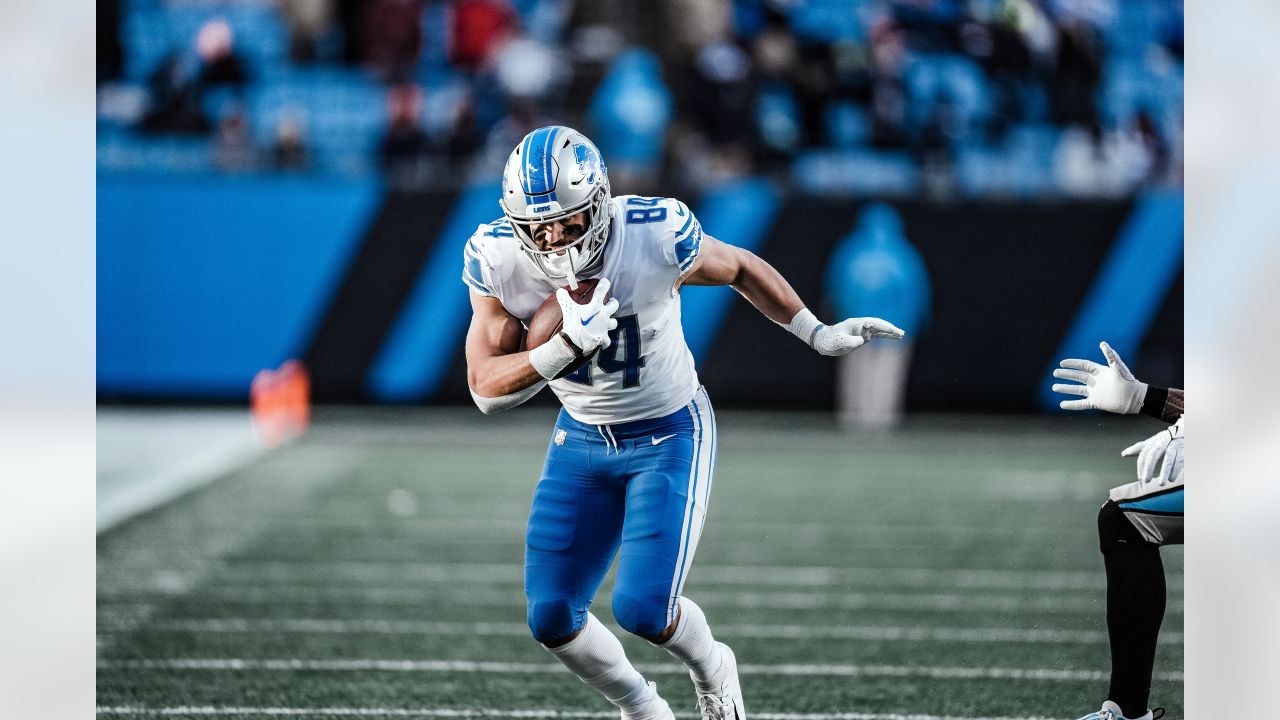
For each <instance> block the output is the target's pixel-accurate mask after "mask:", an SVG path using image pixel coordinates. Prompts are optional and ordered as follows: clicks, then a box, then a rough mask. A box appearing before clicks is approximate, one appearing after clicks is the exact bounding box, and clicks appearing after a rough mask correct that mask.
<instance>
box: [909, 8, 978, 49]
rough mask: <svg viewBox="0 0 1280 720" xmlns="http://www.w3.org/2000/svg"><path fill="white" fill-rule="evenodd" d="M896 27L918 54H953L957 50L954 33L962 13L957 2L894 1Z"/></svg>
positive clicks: (957, 45)
mask: <svg viewBox="0 0 1280 720" xmlns="http://www.w3.org/2000/svg"><path fill="white" fill-rule="evenodd" d="M892 11H893V18H894V20H895V24H897V26H898V27H900V28H902V30H903V33H904V35H905V36H906V37H907V42H908V43H909V44H910V46H911V47H912V49H914V50H917V51H920V52H954V51H956V50H958V49H959V38H958V34H957V32H956V31H957V29H958V28H959V25H960V20H961V19H963V12H962V9H961V7H960V3H959V2H957V0H895V2H894V3H893V5H892Z"/></svg>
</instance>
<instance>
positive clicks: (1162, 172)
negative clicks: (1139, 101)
mask: <svg viewBox="0 0 1280 720" xmlns="http://www.w3.org/2000/svg"><path fill="white" fill-rule="evenodd" d="M1132 133H1133V134H1134V136H1136V138H1137V141H1138V142H1139V143H1141V144H1142V147H1143V148H1144V149H1145V150H1146V151H1147V158H1148V162H1147V166H1148V168H1149V169H1148V171H1147V177H1146V179H1147V180H1148V181H1151V182H1160V181H1161V180H1163V179H1165V178H1167V177H1168V175H1169V166H1170V158H1171V155H1172V151H1171V149H1170V147H1169V141H1168V140H1167V139H1166V138H1165V137H1164V133H1163V132H1161V131H1160V125H1159V123H1157V122H1156V120H1155V118H1154V117H1152V115H1151V112H1150V111H1148V110H1147V109H1146V108H1143V109H1141V110H1139V111H1138V114H1137V116H1136V117H1135V118H1134V119H1133V128H1132Z"/></svg>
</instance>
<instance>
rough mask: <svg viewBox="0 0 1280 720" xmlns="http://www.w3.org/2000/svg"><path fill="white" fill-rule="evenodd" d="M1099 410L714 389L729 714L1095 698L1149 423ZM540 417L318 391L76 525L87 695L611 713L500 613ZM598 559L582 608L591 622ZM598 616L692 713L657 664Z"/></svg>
mask: <svg viewBox="0 0 1280 720" xmlns="http://www.w3.org/2000/svg"><path fill="white" fill-rule="evenodd" d="M491 420H493V422H490V421H491ZM1120 420H1131V422H1127V423H1126V422H1114V421H1111V420H1109V419H1103V420H1099V419H1087V418H1071V419H1067V418H1050V419H1030V420H1028V419H1003V418H968V419H954V418H942V419H922V420H917V421H913V422H912V423H911V424H910V425H908V427H907V428H905V429H904V430H903V431H902V432H899V433H895V434H892V435H879V436H877V435H858V434H847V433H842V432H839V431H837V430H835V429H833V428H832V427H831V426H830V425H829V423H827V421H826V418H825V417H822V416H817V415H812V416H811V415H785V416H779V415H770V414H757V413H723V414H722V416H721V417H720V439H721V441H720V453H719V460H718V466H717V475H716V484H715V489H714V491H713V495H712V501H711V507H710V514H709V520H708V524H707V529H706V532H705V533H704V535H703V537H702V541H701V543H700V545H699V548H698V552H697V558H696V562H695V565H694V567H693V571H692V572H691V574H690V577H689V581H688V584H687V585H686V594H688V595H689V596H690V597H693V598H694V599H696V600H698V601H699V603H700V604H701V605H703V607H704V608H705V609H706V611H707V614H708V617H709V619H710V621H711V623H712V627H713V629H716V628H719V630H718V631H717V635H718V636H719V637H720V638H721V639H723V640H725V641H727V642H729V643H730V644H731V645H732V646H733V647H734V648H735V651H736V653H737V655H738V661H739V663H740V665H741V666H742V667H743V670H744V673H743V683H744V689H745V693H746V698H747V701H748V706H749V708H750V710H751V712H752V713H753V715H756V716H763V717H769V716H772V717H788V716H790V715H794V714H802V713H811V714H813V715H814V717H818V718H821V717H832V718H834V717H839V716H840V715H839V714H840V713H851V714H856V713H863V714H866V716H876V715H883V716H891V715H895V714H897V715H920V716H954V717H1006V718H1009V717H1052V718H1075V717H1078V716H1079V715H1081V714H1084V713H1085V712H1086V711H1088V710H1091V709H1095V708H1096V707H1097V705H1098V704H1099V703H1100V701H1101V699H1102V698H1103V695H1104V694H1105V691H1106V680H1105V672H1106V670H1107V668H1108V663H1109V657H1108V652H1107V645H1106V642H1105V623H1104V603H1103V599H1104V590H1105V587H1104V578H1103V573H1102V561H1101V556H1100V555H1099V554H1098V551H1097V547H1096V544H1097V539H1096V531H1095V529H1094V519H1095V515H1096V512H1097V508H1098V506H1099V505H1100V504H1101V502H1102V500H1103V498H1104V497H1105V491H1106V489H1107V488H1108V487H1109V486H1111V485H1117V484H1120V483H1122V482H1125V481H1126V480H1127V479H1128V478H1129V476H1130V473H1131V472H1132V469H1131V468H1132V465H1131V463H1130V462H1129V461H1127V460H1120V459H1119V458H1118V449H1119V448H1121V447H1124V446H1125V445H1128V444H1129V443H1130V442H1132V441H1133V440H1134V439H1137V438H1140V437H1143V436H1145V435H1146V434H1149V433H1150V432H1151V427H1150V426H1148V425H1146V424H1144V423H1143V422H1142V421H1140V420H1133V419H1120ZM550 426H551V418H550V416H549V414H548V413H547V411H545V410H530V411H527V412H523V413H515V414H513V415H511V416H509V417H505V418H501V419H497V420H495V419H492V418H479V417H477V416H476V415H475V414H474V413H467V412H447V411H433V412H424V413H406V412H381V413H373V412H352V411H342V412H339V411H332V412H328V413H325V412H322V413H320V415H319V416H318V419H317V424H316V426H315V427H314V428H313V431H312V432H311V433H310V434H309V435H308V436H307V437H306V438H304V439H303V440H302V441H300V442H297V443H295V444H293V445H290V446H288V447H286V448H284V449H282V450H278V451H276V452H274V453H272V454H269V455H267V456H266V457H264V458H263V459H262V460H260V461H258V462H256V463H255V464H253V465H251V466H249V467H247V468H244V469H242V470H240V471H238V472H236V473H234V474H233V475H231V476H229V477H226V478H223V479H221V480H220V481H218V482H216V483H214V484H213V485H211V486H209V487H206V488H204V489H202V490H200V491H198V492H196V493H194V494H191V495H189V496H187V497H184V498H182V499H180V500H178V501H175V502H172V503H170V504H168V505H166V506H164V507H161V508H159V509H157V510H154V511H152V512H150V513H147V514H145V515H143V516H141V517H138V518H135V519H133V520H131V521H129V522H128V523H126V524H124V525H122V526H120V527H118V528H116V529H114V530H112V531H110V532H108V533H105V534H103V535H101V536H99V548H98V583H99V596H98V621H99V669H98V704H99V715H100V716H103V717H107V716H112V717H115V716H146V715H147V714H148V713H150V712H153V711H156V710H158V709H161V708H170V709H171V710H170V714H169V715H168V716H171V717H183V716H187V715H184V711H182V710H173V709H174V708H181V707H186V708H192V707H200V708H204V709H203V710H190V711H188V714H189V716H191V717H199V716H207V714H208V713H212V712H228V713H229V712H237V711H235V710H233V709H234V708H240V709H242V710H243V711H244V712H245V713H247V714H253V713H254V712H260V713H265V712H266V710H265V709H268V708H275V709H277V710H275V711H273V712H283V711H281V710H278V709H281V708H290V709H297V711H298V714H297V715H291V716H301V717H305V716H307V714H306V713H307V710H306V709H308V708H312V709H314V708H329V709H330V712H333V709H335V708H344V709H348V710H349V711H350V712H352V713H356V712H363V713H368V714H370V716H375V717H376V716H377V713H378V712H379V711H387V712H393V711H397V710H399V711H405V710H416V709H427V710H430V711H432V712H433V713H434V714H435V715H434V716H448V715H449V712H450V711H459V712H461V711H466V710H477V709H486V708H487V709H492V710H494V711H496V712H497V713H498V714H499V716H501V715H502V714H503V713H510V714H511V716H516V714H517V713H518V712H519V711H527V710H548V711H561V712H580V713H588V714H591V713H596V714H599V716H600V717H608V716H609V712H608V710H609V708H608V706H607V705H606V704H605V703H604V701H603V700H601V699H600V698H599V697H598V696H597V695H595V693H594V692H593V691H591V690H590V689H589V688H587V687H585V686H584V685H583V684H582V683H580V682H578V681H577V680H576V679H575V678H573V677H572V676H571V675H570V674H569V673H568V672H567V671H564V670H562V669H559V668H557V667H556V666H555V664H554V660H552V659H551V658H550V657H549V656H548V655H547V654H546V653H544V652H543V651H542V650H541V649H539V648H538V646H537V645H536V643H534V642H533V640H532V639H531V638H529V637H528V634H527V631H525V629H524V628H523V622H524V608H523V595H522V592H521V583H520V578H521V567H520V563H521V555H522V538H523V524H524V519H525V517H526V515H527V512H528V503H529V500H530V498H531V496H532V492H533V484H534V481H535V479H536V477H537V474H538V472H539V469H540V466H541V458H542V451H543V449H544V448H545V443H546V442H547V439H548V437H549V435H550ZM1163 552H1164V556H1165V563H1166V570H1167V572H1168V574H1169V588H1170V593H1169V595H1170V598H1169V611H1168V613H1167V614H1166V618H1165V623H1164V633H1163V636H1162V640H1161V645H1160V649H1159V652H1158V655H1157V681H1156V682H1155V684H1154V688H1153V693H1152V698H1153V704H1160V705H1163V706H1164V707H1165V708H1166V709H1167V710H1168V711H1169V715H1170V716H1171V717H1179V716H1181V713H1182V708H1181V703H1182V685H1181V681H1180V680H1179V678H1180V673H1181V669H1182V644H1181V633H1180V631H1181V624H1182V605H1181V590H1182V586H1181V569H1182V553H1181V549H1180V548H1167V549H1165V550H1164V551H1163ZM611 582H612V579H611V578H610V579H609V580H606V583H605V587H603V588H602V589H601V592H600V593H599V594H598V595H597V604H596V606H595V607H594V608H593V612H596V613H597V615H599V616H600V617H601V619H602V620H605V621H606V622H610V621H611V620H612V615H611V613H610V611H609V601H608V591H609V588H610V585H611ZM623 642H624V645H625V646H626V648H627V650H628V654H629V655H630V656H631V657H632V659H633V661H634V662H635V663H636V664H637V665H640V666H641V667H642V669H644V670H645V672H646V674H648V675H651V676H652V677H653V679H656V680H657V681H658V682H659V686H660V687H661V688H662V691H663V694H664V695H665V696H666V697H668V699H669V700H670V701H671V702H672V705H673V707H674V708H676V710H677V714H678V715H679V716H680V717H692V716H693V714H692V707H693V692H692V686H691V685H690V684H689V682H688V680H687V678H686V677H683V676H682V675H681V673H680V668H679V667H678V666H676V665H675V664H674V662H673V661H672V660H671V659H670V658H669V657H668V656H667V655H666V654H665V653H663V652H661V651H659V650H656V649H654V648H652V647H650V646H648V645H647V644H646V643H644V642H643V641H639V640H637V639H635V638H630V637H624V638H623ZM200 660H206V661H207V660H216V661H227V660H239V661H244V662H245V663H248V666H243V667H242V666H236V665H235V664H227V663H223V664H220V665H219V664H217V663H214V664H213V665H212V666H210V665H209V664H208V663H206V664H204V665H201V664H199V663H196V664H195V665H196V666H195V667H192V666H191V665H192V663H191V662H189V661H200ZM263 660H269V661H298V662H297V663H296V664H294V665H289V664H287V663H284V664H281V665H271V664H268V665H267V666H265V667H264V666H261V665H254V662H255V661H263ZM374 660H396V661H398V660H407V661H415V663H416V664H411V665H406V666H393V665H390V664H383V665H376V666H370V665H368V663H367V662H366V661H374ZM362 663H363V664H362ZM450 663H452V664H450ZM475 663H488V664H487V665H486V664H481V665H475ZM218 709H220V710H218ZM315 716H316V717H322V716H324V715H322V714H319V713H317V714H316V715H315ZM329 716H333V715H332V714H331V715H329ZM455 716H457V715H456V714H455ZM854 716H856V715H849V717H854Z"/></svg>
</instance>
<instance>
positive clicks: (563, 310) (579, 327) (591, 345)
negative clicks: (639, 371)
mask: <svg viewBox="0 0 1280 720" xmlns="http://www.w3.org/2000/svg"><path fill="white" fill-rule="evenodd" d="M609 287H610V284H609V279H608V278H602V279H601V280H600V282H599V283H598V284H597V285H596V289H595V290H594V291H592V293H591V300H590V301H589V302H588V303H587V304H585V305H579V304H578V303H576V302H574V301H573V298H571V297H569V293H568V292H567V291H566V290H565V289H564V288H560V289H558V290H556V301H557V302H559V303H560V314H561V315H563V316H564V320H563V326H562V329H561V332H563V333H564V335H565V337H567V338H568V339H569V342H570V343H571V344H572V345H573V346H574V347H575V348H576V349H577V350H578V352H579V353H580V354H582V355H590V354H591V353H592V352H595V351H596V350H597V349H603V348H607V347H609V345H610V343H612V341H611V340H610V339H609V331H610V330H612V329H614V328H616V327H618V321H617V320H615V319H614V318H613V314H614V313H616V312H617V311H618V299H617V298H612V299H610V300H609V301H608V302H605V298H606V297H608V295H609Z"/></svg>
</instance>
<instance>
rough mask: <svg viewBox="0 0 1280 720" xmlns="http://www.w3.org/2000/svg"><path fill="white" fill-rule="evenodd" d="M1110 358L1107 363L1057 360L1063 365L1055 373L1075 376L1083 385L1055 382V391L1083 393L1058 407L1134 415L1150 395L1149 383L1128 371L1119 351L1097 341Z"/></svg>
mask: <svg viewBox="0 0 1280 720" xmlns="http://www.w3.org/2000/svg"><path fill="white" fill-rule="evenodd" d="M1098 347H1100V348H1102V354H1103V356H1105V357H1106V358H1107V364H1106V365H1099V364H1098V363H1096V362H1092V361H1089V360H1078V359H1076V358H1068V359H1066V360H1063V361H1062V362H1060V363H1058V364H1059V365H1061V366H1062V367H1061V368H1060V369H1058V370H1054V371H1053V376H1054V377H1056V378H1061V379H1062V380H1073V381H1075V382H1078V383H1081V384H1080V385H1065V384H1060V383H1059V384H1055V385H1054V386H1053V391H1054V392H1058V393H1062V394H1063V395H1083V396H1084V399H1083V400H1063V401H1062V402H1060V403H1058V407H1060V408H1062V409H1063V410H1106V411H1107V412H1113V413H1120V414H1121V415H1133V414H1135V413H1137V412H1138V411H1139V410H1141V409H1142V401H1143V400H1145V399H1146V397H1147V384H1146V383H1144V382H1139V381H1138V380H1137V378H1135V377H1134V376H1133V373H1131V372H1129V368H1128V367H1127V366H1126V365H1125V364H1124V361H1123V360H1121V359H1120V355H1119V354H1118V353H1117V352H1116V351H1115V350H1112V349H1111V346H1110V345H1108V344H1107V343H1106V342H1102V343H1100V344H1099V345H1098Z"/></svg>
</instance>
